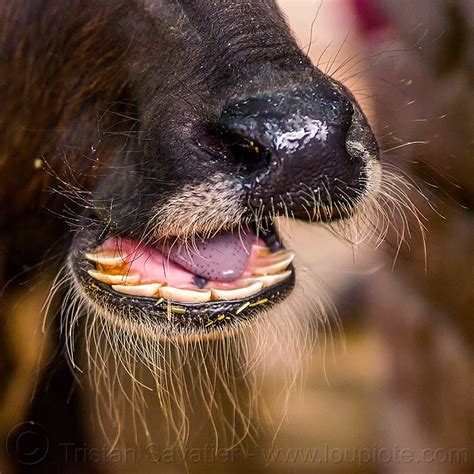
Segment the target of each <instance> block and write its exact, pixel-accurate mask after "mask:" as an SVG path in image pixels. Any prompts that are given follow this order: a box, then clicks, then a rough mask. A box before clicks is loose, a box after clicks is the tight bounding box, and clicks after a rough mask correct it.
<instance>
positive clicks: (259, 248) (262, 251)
mask: <svg viewBox="0 0 474 474" xmlns="http://www.w3.org/2000/svg"><path fill="white" fill-rule="evenodd" d="M252 250H253V251H254V252H255V253H256V254H257V255H258V256H259V257H267V256H268V255H270V254H271V251H270V249H269V248H268V247H265V246H264V245H257V244H254V245H252Z"/></svg>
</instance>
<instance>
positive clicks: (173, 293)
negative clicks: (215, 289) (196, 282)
mask: <svg viewBox="0 0 474 474" xmlns="http://www.w3.org/2000/svg"><path fill="white" fill-rule="evenodd" d="M159 292H160V296H162V297H163V298H166V299H167V300H170V301H176V302H178V303H207V302H208V301H210V299H211V290H200V289H196V290H188V289H184V288H174V287H172V286H163V287H162V288H160V290H159Z"/></svg>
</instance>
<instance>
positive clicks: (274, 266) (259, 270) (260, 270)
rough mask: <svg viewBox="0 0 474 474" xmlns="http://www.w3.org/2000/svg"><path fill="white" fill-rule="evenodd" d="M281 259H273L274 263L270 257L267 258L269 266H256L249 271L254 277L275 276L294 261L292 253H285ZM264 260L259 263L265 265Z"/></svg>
mask: <svg viewBox="0 0 474 474" xmlns="http://www.w3.org/2000/svg"><path fill="white" fill-rule="evenodd" d="M282 257H283V258H282V259H275V260H274V261H272V260H271V257H268V260H269V263H270V262H272V263H271V264H270V265H263V266H256V267H253V268H252V269H251V271H252V273H253V274H254V275H275V274H276V273H280V272H281V271H283V270H286V268H288V266H289V265H290V264H291V262H292V261H293V260H294V259H295V254H294V253H293V252H286V254H284V255H282ZM264 260H265V259H261V263H265V262H264Z"/></svg>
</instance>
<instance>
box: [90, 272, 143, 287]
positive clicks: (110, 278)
mask: <svg viewBox="0 0 474 474" xmlns="http://www.w3.org/2000/svg"><path fill="white" fill-rule="evenodd" d="M88 273H89V275H90V276H91V277H92V278H95V279H96V280H99V281H101V282H102V283H107V284H108V285H138V284H139V283H140V274H139V273H132V272H130V273H127V274H126V275H110V274H109V273H103V272H98V271H97V270H88Z"/></svg>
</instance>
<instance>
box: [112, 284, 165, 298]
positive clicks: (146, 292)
mask: <svg viewBox="0 0 474 474" xmlns="http://www.w3.org/2000/svg"><path fill="white" fill-rule="evenodd" d="M162 286H163V285H162V283H148V284H146V285H135V286H129V285H112V288H113V289H114V290H115V291H118V292H119V293H123V294H125V295H131V296H143V297H148V298H153V297H154V296H159V292H160V288H161V287H162Z"/></svg>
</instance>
